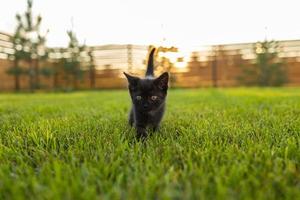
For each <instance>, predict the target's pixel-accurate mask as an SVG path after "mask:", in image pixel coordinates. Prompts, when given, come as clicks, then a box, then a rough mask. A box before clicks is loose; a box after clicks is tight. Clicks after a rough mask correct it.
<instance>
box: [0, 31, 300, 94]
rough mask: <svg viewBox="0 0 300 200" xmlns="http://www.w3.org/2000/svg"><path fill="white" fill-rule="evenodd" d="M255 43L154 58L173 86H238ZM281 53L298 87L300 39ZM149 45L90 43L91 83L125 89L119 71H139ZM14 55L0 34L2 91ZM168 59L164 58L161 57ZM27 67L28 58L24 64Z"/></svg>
mask: <svg viewBox="0 0 300 200" xmlns="http://www.w3.org/2000/svg"><path fill="white" fill-rule="evenodd" d="M253 45H254V44H253V43H244V44H227V45H215V46H205V47H203V46H198V47H197V46H196V47H194V48H193V50H184V49H179V50H178V52H167V53H163V52H161V53H159V54H158V55H157V57H156V66H157V67H156V72H157V73H160V72H161V71H165V70H167V71H170V72H171V77H172V78H171V85H172V86H174V87H211V86H218V87H232V86H239V85H240V83H239V81H238V79H237V77H238V76H239V75H240V74H241V68H240V66H241V65H249V66H251V65H252V64H253V62H254V58H255V57H254V56H255V55H254V54H253ZM279 45H280V47H281V50H282V51H281V52H282V53H280V55H279V56H280V57H281V58H282V59H283V60H284V62H285V67H286V71H287V75H288V82H287V84H286V85H287V86H300V40H289V41H279ZM148 49H149V46H143V45H104V46H94V47H93V52H92V54H93V57H94V64H95V66H96V72H95V88H96V89H101V88H124V87H126V85H127V84H126V80H125V78H124V76H123V74H122V72H123V71H127V72H130V73H133V74H136V75H143V73H144V72H145V68H146V65H145V63H146V61H145V60H146V56H147V53H148ZM58 50H59V49H58V48H53V49H52V53H51V54H50V56H49V57H50V58H49V60H48V61H47V62H44V63H42V64H43V65H47V66H50V67H57V65H58V63H57V62H55V60H56V59H57V57H58V56H59V53H58ZM10 54H13V49H12V44H11V42H10V35H9V34H5V33H0V80H1V82H0V91H10V90H13V89H14V77H13V76H12V75H9V74H8V73H7V71H8V69H9V68H11V67H12V66H13V62H12V61H11V60H10V59H9V57H8V55H10ZM165 58H167V59H165ZM22 66H24V67H25V68H26V66H27V64H26V63H23V65H22ZM82 67H83V70H84V74H83V78H82V80H81V81H80V83H79V86H78V87H79V88H81V89H89V88H90V76H89V71H88V68H87V67H86V66H84V65H83V66H82ZM40 82H41V85H42V86H43V88H44V89H48V90H52V89H54V88H55V87H58V88H63V87H65V86H66V80H64V78H63V75H61V76H56V77H53V76H51V77H43V76H41V77H40ZM20 86H21V89H23V90H26V89H28V88H29V80H28V77H27V76H25V75H22V76H21V77H20Z"/></svg>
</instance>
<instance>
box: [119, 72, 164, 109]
mask: <svg viewBox="0 0 300 200" xmlns="http://www.w3.org/2000/svg"><path fill="white" fill-rule="evenodd" d="M124 74H125V76H126V77H127V80H128V84H129V93H130V96H131V100H132V103H133V104H134V105H135V107H136V108H137V109H138V110H139V111H142V112H149V111H153V110H156V109H157V108H159V107H160V105H161V104H163V103H164V101H165V98H166V96H167V90H168V81H169V74H168V73H167V72H165V73H163V74H162V75H160V76H159V77H157V78H145V79H141V78H139V77H136V76H131V75H129V74H126V73H125V72H124Z"/></svg>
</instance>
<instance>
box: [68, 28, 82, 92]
mask: <svg viewBox="0 0 300 200" xmlns="http://www.w3.org/2000/svg"><path fill="white" fill-rule="evenodd" d="M67 34H68V36H69V44H68V48H67V49H66V52H65V53H66V54H67V56H66V57H62V63H63V70H64V77H65V80H66V82H67V87H73V89H77V88H78V80H80V79H81V78H82V74H83V70H82V66H81V63H82V62H83V56H82V54H83V53H84V51H85V49H86V47H85V45H79V42H78V39H77V37H76V35H75V33H74V32H73V31H67ZM71 84H72V86H71Z"/></svg>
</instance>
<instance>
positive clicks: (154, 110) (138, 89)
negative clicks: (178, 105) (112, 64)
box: [124, 49, 169, 138]
mask: <svg viewBox="0 0 300 200" xmlns="http://www.w3.org/2000/svg"><path fill="white" fill-rule="evenodd" d="M154 52H155V49H152V51H151V52H150V55H149V59H148V65H147V72H146V77H145V78H138V77H135V76H131V75H129V74H126V73H125V72H124V74H125V76H126V77H127V80H128V84H129V94H130V97H131V100H132V108H131V111H130V114H129V124H130V125H131V126H132V125H134V126H135V127H136V131H137V137H138V138H145V137H146V136H147V132H146V128H147V127H148V126H150V127H152V128H153V130H154V131H155V130H156V129H157V128H158V126H159V123H160V121H161V119H162V117H163V115H164V111H165V99H166V96H167V90H168V80H169V74H168V73H167V72H165V73H163V74H162V75H160V76H159V77H158V78H154V75H153V68H154V66H153V65H154V64H153V63H154V62H153V56H154Z"/></svg>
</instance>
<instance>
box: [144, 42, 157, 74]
mask: <svg viewBox="0 0 300 200" xmlns="http://www.w3.org/2000/svg"><path fill="white" fill-rule="evenodd" d="M154 52H155V48H152V49H151V52H150V54H149V57H148V64H147V71H146V75H145V76H154Z"/></svg>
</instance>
